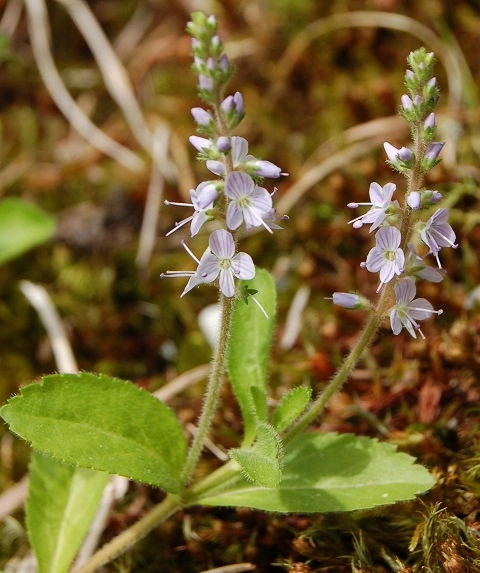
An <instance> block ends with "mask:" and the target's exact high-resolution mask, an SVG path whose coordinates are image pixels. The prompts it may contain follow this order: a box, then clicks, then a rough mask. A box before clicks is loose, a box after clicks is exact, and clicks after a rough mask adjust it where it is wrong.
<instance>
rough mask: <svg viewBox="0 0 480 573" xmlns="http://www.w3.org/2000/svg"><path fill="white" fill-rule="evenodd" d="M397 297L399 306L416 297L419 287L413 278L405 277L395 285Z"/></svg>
mask: <svg viewBox="0 0 480 573" xmlns="http://www.w3.org/2000/svg"><path fill="white" fill-rule="evenodd" d="M393 288H394V290H395V296H396V298H397V306H403V305H406V304H408V303H409V302H411V301H412V300H413V299H414V298H415V294H416V292H417V288H416V286H415V281H414V280H413V279H412V278H405V279H403V280H401V281H398V283H397V284H396V285H395V286H394V287H393Z"/></svg>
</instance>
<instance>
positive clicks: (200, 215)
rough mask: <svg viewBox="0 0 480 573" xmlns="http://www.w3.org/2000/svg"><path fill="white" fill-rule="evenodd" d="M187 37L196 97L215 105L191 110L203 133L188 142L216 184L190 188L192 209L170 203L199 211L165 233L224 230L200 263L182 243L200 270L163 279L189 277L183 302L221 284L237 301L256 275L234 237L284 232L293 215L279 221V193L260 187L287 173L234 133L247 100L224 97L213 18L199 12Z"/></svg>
mask: <svg viewBox="0 0 480 573" xmlns="http://www.w3.org/2000/svg"><path fill="white" fill-rule="evenodd" d="M187 31H188V32H189V34H190V35H191V36H192V38H193V39H192V51H193V59H194V64H193V69H194V71H195V73H196V74H197V75H198V79H199V80H198V81H199V84H198V93H199V96H200V98H201V99H202V100H203V101H204V102H205V103H206V104H207V105H208V107H209V110H208V111H207V110H205V109H203V108H201V107H194V108H193V109H192V116H193V119H194V120H195V122H196V124H197V130H198V133H199V134H200V135H193V136H191V137H190V143H191V144H192V145H193V146H194V147H195V149H196V150H197V151H198V158H199V159H200V160H202V161H205V162H206V166H207V169H208V170H209V171H211V172H212V173H213V174H214V175H215V176H217V177H218V179H212V180H209V181H204V182H202V183H200V185H198V186H197V188H196V189H191V190H190V198H191V203H174V202H170V201H165V203H166V204H167V205H175V206H181V207H190V208H193V214H192V215H190V216H189V217H187V218H185V219H183V220H182V221H179V222H178V223H176V224H175V227H174V228H173V229H172V230H171V231H170V232H169V233H167V235H171V234H172V233H174V232H175V231H177V230H178V229H179V228H180V227H183V226H184V225H186V224H188V223H190V232H191V236H192V237H194V236H195V235H196V234H197V233H198V232H199V231H200V229H201V228H202V227H203V225H204V224H205V223H207V222H209V221H216V222H217V224H220V225H221V227H222V228H219V229H217V230H215V231H213V232H212V233H211V235H210V238H209V242H208V247H207V249H206V250H205V252H204V253H203V255H202V257H201V258H200V259H198V258H197V257H196V256H195V255H194V254H193V253H192V251H191V250H190V249H189V248H188V247H187V246H186V244H185V242H184V241H182V242H181V244H182V245H183V246H184V248H185V249H186V250H187V252H188V253H189V254H190V256H191V257H192V258H193V260H194V261H195V262H196V264H197V268H196V270H193V271H167V272H166V273H164V274H162V275H161V277H162V278H166V277H188V278H189V280H188V283H187V286H186V287H185V290H184V291H183V293H182V295H181V296H183V295H185V294H186V293H187V292H189V291H190V290H191V289H193V288H194V287H195V286H197V285H199V284H202V283H212V282H214V281H216V280H217V279H218V285H219V288H220V291H221V293H222V294H223V295H224V296H225V297H227V298H232V297H234V296H236V295H237V288H236V285H235V279H242V280H250V279H252V278H253V277H254V276H255V266H254V264H253V261H252V258H251V257H250V255H248V254H247V253H243V252H237V244H236V243H237V241H236V232H237V231H238V230H239V229H240V228H241V227H242V225H244V226H245V229H246V230H247V231H248V230H250V229H252V228H254V227H264V228H265V229H266V230H267V231H268V232H269V233H273V230H274V229H281V227H279V226H278V225H277V224H276V223H275V221H276V220H277V219H279V218H281V219H283V220H286V219H288V217H286V216H285V217H278V216H277V214H276V211H275V209H274V208H273V205H272V196H273V194H274V193H275V190H274V191H273V193H269V192H268V191H267V190H266V189H264V188H263V187H262V186H261V184H262V182H263V179H264V178H265V177H269V178H279V177H281V176H282V175H287V173H282V171H281V169H280V168H279V167H277V166H276V165H274V164H273V163H271V162H270V161H264V160H260V159H256V158H255V157H253V156H252V155H249V154H248V142H247V140H246V139H244V138H243V137H238V136H233V135H231V133H232V131H233V129H235V128H236V127H237V126H238V125H239V123H240V122H241V121H242V119H243V117H244V115H245V113H244V105H243V97H242V94H241V93H240V92H236V93H235V94H233V95H227V96H225V93H224V92H225V88H226V85H227V83H228V80H229V79H230V77H231V75H232V73H233V71H234V68H233V66H232V65H231V63H230V61H229V59H228V57H227V55H226V54H224V53H223V45H222V42H221V40H220V38H219V37H218V35H217V22H216V19H215V17H214V16H209V17H207V16H205V15H204V14H202V13H201V12H196V13H194V14H193V15H192V21H191V22H189V24H188V26H187ZM245 293H247V296H251V297H252V298H253V300H254V301H255V302H257V301H256V299H255V297H253V294H254V293H255V291H252V290H248V289H243V291H241V292H240V294H238V295H237V296H240V297H241V298H245ZM257 304H258V302H257ZM262 310H263V309H262Z"/></svg>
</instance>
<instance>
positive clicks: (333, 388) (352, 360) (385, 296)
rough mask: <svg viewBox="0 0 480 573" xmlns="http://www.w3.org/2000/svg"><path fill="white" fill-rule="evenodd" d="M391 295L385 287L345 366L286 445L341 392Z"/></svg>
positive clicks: (286, 438) (380, 318) (334, 377)
mask: <svg viewBox="0 0 480 573" xmlns="http://www.w3.org/2000/svg"><path fill="white" fill-rule="evenodd" d="M391 294H392V287H391V285H390V284H387V285H385V288H384V290H383V292H382V295H381V297H380V300H379V302H378V306H377V308H376V310H375V312H374V313H373V314H372V315H371V316H370V318H369V319H368V322H367V324H366V325H365V328H364V330H363V332H362V334H361V335H360V338H359V339H358V341H357V343H356V344H355V346H354V347H353V348H352V350H351V351H350V354H348V356H347V357H346V358H345V360H344V361H343V364H342V365H341V366H340V368H339V370H338V371H337V372H336V374H335V375H334V376H333V377H332V379H331V380H330V382H329V383H328V385H327V387H326V388H325V390H324V391H323V392H322V393H321V394H320V395H319V396H318V398H317V399H316V400H315V402H313V404H312V405H311V406H310V408H309V409H308V410H307V412H305V414H304V415H303V416H302V417H301V418H300V419H299V421H298V422H297V424H296V425H295V426H294V427H293V428H292V429H291V430H290V431H289V432H288V433H287V434H286V435H285V437H284V440H283V441H284V443H288V442H289V441H291V440H292V439H293V438H294V437H295V436H297V435H298V434H299V433H301V432H302V431H303V430H305V428H307V427H308V426H309V425H310V424H311V423H312V422H313V421H314V420H315V418H316V417H317V416H319V415H320V414H321V413H322V412H323V410H324V409H325V406H326V405H327V403H328V402H329V400H330V398H331V397H332V396H333V395H334V394H335V393H336V392H337V391H338V390H340V388H341V387H342V385H343V384H344V382H345V381H346V380H347V378H348V377H349V376H350V374H351V372H352V370H353V369H354V368H355V365H356V364H357V362H358V361H359V360H360V358H361V357H362V355H363V353H364V352H365V350H366V349H367V348H368V346H369V344H370V343H371V342H372V340H373V337H374V336H375V333H376V332H377V330H378V327H379V326H380V324H381V322H382V320H383V318H384V316H385V311H386V308H388V305H389V303H390V299H391Z"/></svg>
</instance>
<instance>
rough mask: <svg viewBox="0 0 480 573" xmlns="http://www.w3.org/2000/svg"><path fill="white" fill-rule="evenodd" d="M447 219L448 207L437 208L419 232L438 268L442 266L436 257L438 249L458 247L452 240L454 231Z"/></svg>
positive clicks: (453, 239) (454, 236)
mask: <svg viewBox="0 0 480 573" xmlns="http://www.w3.org/2000/svg"><path fill="white" fill-rule="evenodd" d="M447 220H448V209H445V208H442V209H438V210H437V211H436V212H435V213H434V214H433V215H432V216H431V217H430V219H429V220H428V221H427V222H426V224H425V227H424V228H423V229H422V231H421V232H420V236H421V238H422V241H423V242H424V243H425V244H426V245H427V247H428V248H429V249H430V252H431V253H432V254H433V256H434V257H435V258H436V259H437V263H438V268H439V269H441V268H442V265H441V263H440V259H439V258H438V253H439V252H440V249H441V248H442V247H453V248H454V249H456V248H457V247H458V245H456V244H455V242H454V241H455V239H456V235H455V232H454V230H453V229H452V227H451V226H450V225H449V224H448V223H447Z"/></svg>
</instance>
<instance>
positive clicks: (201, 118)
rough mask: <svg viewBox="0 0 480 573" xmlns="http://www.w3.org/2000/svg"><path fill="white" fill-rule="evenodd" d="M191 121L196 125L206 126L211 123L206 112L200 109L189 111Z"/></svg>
mask: <svg viewBox="0 0 480 573" xmlns="http://www.w3.org/2000/svg"><path fill="white" fill-rule="evenodd" d="M191 112H192V116H193V119H194V120H195V121H196V122H197V123H198V125H203V126H205V127H206V126H208V125H210V122H211V121H213V118H212V116H211V115H210V113H208V111H205V110H204V109H203V108H201V107H193V108H192V109H191Z"/></svg>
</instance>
